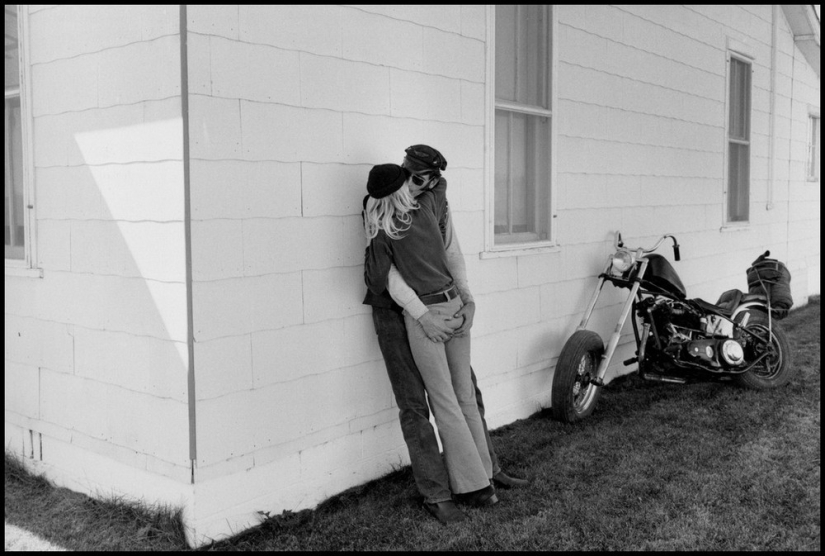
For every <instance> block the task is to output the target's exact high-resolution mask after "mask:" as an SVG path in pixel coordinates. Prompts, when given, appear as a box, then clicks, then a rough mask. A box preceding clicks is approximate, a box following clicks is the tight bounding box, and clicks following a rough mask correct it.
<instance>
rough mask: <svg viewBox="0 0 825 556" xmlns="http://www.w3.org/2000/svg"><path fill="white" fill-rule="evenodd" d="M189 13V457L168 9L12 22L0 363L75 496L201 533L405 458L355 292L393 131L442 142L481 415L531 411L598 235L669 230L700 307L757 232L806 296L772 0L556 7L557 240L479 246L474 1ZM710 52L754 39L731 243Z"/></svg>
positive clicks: (722, 108)
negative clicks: (20, 178)
mask: <svg viewBox="0 0 825 556" xmlns="http://www.w3.org/2000/svg"><path fill="white" fill-rule="evenodd" d="M187 9H188V16H187V21H186V25H187V29H188V33H187V42H188V65H189V71H188V75H187V76H186V77H187V81H188V88H189V97H188V104H189V114H188V116H189V132H190V144H189V147H190V192H191V205H190V209H191V219H192V220H191V241H192V268H191V270H192V279H193V282H192V301H193V322H194V328H193V330H192V334H193V336H194V362H193V368H194V386H195V390H194V399H195V407H194V413H195V421H194V431H195V437H194V441H195V447H196V454H195V461H194V465H193V468H192V472H193V474H192V475H191V476H190V462H189V449H188V446H189V436H188V434H189V423H190V420H189V418H188V415H187V410H188V404H187V392H188V391H187V381H186V370H187V369H188V366H189V362H188V358H187V345H186V340H187V328H186V319H187V312H186V299H185V298H186V289H185V288H186V281H185V266H184V262H185V257H184V232H183V229H184V226H183V224H184V222H183V219H184V216H183V215H184V206H183V181H184V180H183V164H182V163H181V161H182V159H183V155H182V147H181V146H182V143H183V140H182V134H181V126H180V118H181V105H180V94H181V90H180V77H181V76H180V73H179V71H180V70H179V67H180V65H179V59H178V49H179V39H180V37H179V35H178V34H177V33H178V29H179V27H178V25H179V21H178V9H177V8H174V9H173V8H166V7H154V8H149V7H117V8H114V7H52V8H46V9H39V8H38V9H36V11H35V13H33V14H32V17H31V21H32V41H33V43H34V48H33V52H32V61H33V62H34V67H33V68H32V75H33V89H34V91H35V98H34V107H35V132H36V149H35V150H36V151H37V155H36V160H35V163H36V179H37V184H36V186H37V187H36V190H37V223H38V236H37V237H38V254H39V259H40V260H39V265H40V266H41V267H42V268H43V269H44V278H43V279H40V280H38V279H30V278H17V277H14V278H9V277H7V279H6V305H5V306H6V350H5V353H6V356H5V365H6V371H5V375H6V392H7V393H6V444H7V446H11V447H12V448H14V450H16V451H17V452H19V453H23V454H26V455H28V456H29V457H31V458H33V459H35V460H39V458H40V457H41V456H42V458H43V461H44V462H49V461H51V462H53V468H54V469H56V470H58V471H59V473H58V475H60V476H62V477H64V478H65V481H64V482H66V483H68V484H71V485H73V486H74V487H75V488H79V489H80V490H84V488H85V490H89V488H88V487H83V485H81V484H80V481H79V480H78V477H84V478H86V479H87V480H88V477H89V476H91V477H93V479H94V480H95V481H97V484H98V485H99V486H102V487H104V488H111V489H118V490H119V491H124V490H125V491H129V486H130V485H131V486H132V490H133V491H135V490H139V491H140V492H141V493H142V494H143V495H144V496H145V497H146V498H148V499H153V500H154V499H160V500H167V501H170V500H171V501H174V500H181V501H182V504H184V505H185V507H186V510H187V512H186V518H187V521H188V524H189V525H190V527H191V530H190V532H189V533H190V541H191V542H192V543H193V544H201V543H204V542H207V541H208V540H209V539H211V538H220V537H223V536H226V535H228V534H231V533H232V532H237V531H238V530H240V529H242V528H244V527H246V526H249V525H253V524H255V523H257V520H258V516H257V513H256V512H257V511H269V512H272V513H278V512H280V511H282V510H287V509H289V510H297V509H301V508H306V507H312V506H314V505H316V504H317V503H318V502H320V501H321V500H323V499H324V498H326V497H328V496H330V495H332V494H335V493H337V492H340V491H341V490H343V489H346V488H348V487H350V486H353V485H356V484H359V483H363V482H365V481H367V480H370V479H373V478H375V477H378V476H380V475H381V474H383V473H385V472H387V471H390V470H391V469H392V467H393V466H394V465H397V464H399V463H402V464H403V463H407V461H408V459H407V457H408V456H407V452H406V448H405V446H404V443H403V440H402V437H401V433H400V427H399V425H398V422H397V408H396V407H395V403H394V399H393V396H392V392H391V389H390V385H389V381H388V379H387V378H386V373H385V370H384V365H383V361H382V359H381V355H380V352H379V350H378V346H377V341H376V340H375V336H374V331H373V327H372V322H371V316H370V310H369V308H368V307H365V306H363V305H362V304H361V300H362V298H363V295H364V291H365V287H364V285H363V278H362V264H363V249H364V240H363V233H362V231H361V219H360V207H361V199H362V197H363V195H364V193H365V183H366V176H367V173H368V171H369V169H370V167H371V166H372V165H373V164H377V163H382V162H399V163H400V162H401V159H402V156H403V151H404V148H406V147H407V146H409V145H410V144H413V143H419V142H421V143H429V144H432V145H434V146H436V147H438V148H439V149H441V150H442V152H443V153H444V154H445V155H446V157H447V159H448V160H449V168H448V170H447V172H446V174H445V175H446V177H447V178H448V180H449V183H450V189H449V197H450V202H451V207H452V210H453V214H454V217H455V223H456V229H457V233H458V236H459V239H460V242H461V245H462V248H463V251H464V253H465V258H466V260H467V266H468V273H469V279H470V284H471V286H472V288H473V291H474V293H475V296H476V300H477V305H478V309H477V317H476V323H475V328H474V339H475V341H474V353H473V359H474V367H475V370H476V372H477V374H478V376H479V380H480V384H481V387H482V389H483V391H484V395H485V400H486V405H487V406H488V409H487V417H488V422H489V424H490V425H491V426H492V427H497V426H500V425H503V424H506V423H509V422H512V421H514V420H515V419H518V418H523V417H527V416H528V415H530V414H532V413H533V412H535V411H536V410H537V409H539V408H540V407H547V406H548V405H549V393H550V382H551V378H552V369H553V367H554V365H555V363H556V359H557V357H558V354H559V352H560V350H561V347H562V345H563V343H564V341H565V340H566V338H567V337H568V336H569V335H570V333H572V331H573V330H574V329H575V327H576V325H577V324H578V321H579V319H580V317H581V313H582V310H583V307H584V305H585V303H586V300H587V298H588V297H589V295H590V292H591V289H592V287H593V285H594V283H595V280H596V279H595V276H596V275H597V274H598V273H599V272H600V271H601V269H602V266H603V264H604V260H605V257H606V255H607V254H608V253H609V251H610V249H611V246H612V233H613V232H614V231H615V230H621V231H622V232H623V234H624V237H625V239H626V240H627V242H628V243H651V242H652V241H654V240H655V239H656V237H657V236H659V235H661V234H663V233H675V234H677V236H678V238H679V241H680V244H681V245H682V256H683V260H682V261H681V262H679V263H675V267H676V269H677V271H678V272H679V273H680V275H681V276H682V278H683V281H684V283H685V285H686V286H687V288H688V293H689V295H691V296H698V297H703V298H705V299H707V300H710V301H713V300H715V299H716V298H717V296H718V295H719V294H720V293H721V292H722V291H724V290H726V289H729V288H733V287H738V288H740V289H746V288H747V285H746V281H745V269H746V268H747V266H748V265H749V264H750V262H751V261H752V260H753V259H754V258H755V257H756V256H757V255H758V254H759V253H761V252H762V251H763V250H764V249H768V248H769V249H771V251H772V253H773V254H774V255H775V256H777V257H778V258H780V259H781V260H784V261H785V262H786V263H788V265H789V267H790V268H791V270H792V272H793V273H794V278H793V282H792V285H793V289H794V296H795V298H796V301H797V304H804V303H805V302H806V301H807V297H808V296H809V295H812V294H817V293H819V292H820V288H819V278H820V275H819V264H820V241H819V223H820V213H819V200H820V197H819V183H818V182H808V181H807V180H806V179H805V159H806V152H805V149H806V135H807V118H808V114H809V112H810V111H811V110H817V111H818V109H819V94H820V87H819V77H818V76H817V75H816V73H815V72H814V71H813V70H812V69H811V68H810V66H809V65H808V64H807V62H806V61H805V59H804V57H803V56H802V54H801V52H800V51H799V50H798V49H796V48H795V46H794V43H793V35H792V33H791V30H790V29H789V27H788V24H787V22H786V21H785V19H784V16H783V15H782V11H781V10H777V17H778V19H777V44H776V73H777V81H776V83H777V86H776V89H775V91H774V92H773V95H774V101H775V102H774V105H775V108H774V113H773V115H772V114H771V108H770V106H771V102H770V99H771V94H772V93H771V59H772V52H771V35H772V28H771V25H772V17H773V12H772V9H771V7H770V6H719V7H717V6H705V7H696V6H689V7H686V6H625V7H612V6H580V5H569V6H558V7H556V8H555V18H556V21H557V24H556V31H557V38H556V43H555V46H556V49H557V64H556V73H555V76H554V78H555V80H556V85H557V98H556V105H555V107H554V110H555V114H556V116H555V118H556V126H557V127H556V130H557V138H556V142H555V144H554V153H553V155H554V157H555V165H556V181H555V184H554V187H555V191H556V197H555V202H556V210H555V213H556V214H557V215H558V216H557V238H558V241H559V244H560V247H559V249H557V250H555V251H552V252H548V253H541V254H531V255H512V256H503V257H493V258H489V257H483V256H480V255H481V253H482V252H483V251H484V248H485V247H484V225H485V214H484V206H485V204H484V194H485V190H484V187H485V186H484V184H485V180H487V179H489V176H488V174H487V172H488V171H489V169H488V168H485V167H484V160H485V159H484V153H485V150H486V149H489V148H492V145H486V144H485V136H486V135H485V132H486V130H485V125H486V123H487V121H488V119H487V113H486V111H487V109H488V106H489V104H488V99H486V96H485V95H486V83H487V80H488V79H490V78H491V77H490V76H487V75H486V74H485V72H486V49H487V47H488V44H487V38H488V27H487V25H488V23H487V11H486V10H487V8H486V7H484V6H440V7H439V9H438V10H432V9H431V8H430V7H426V6H357V7H356V6H189V7H188V8H187ZM67 22H68V23H67ZM78 30H80V31H78ZM45 37H49V39H46V38H45ZM54 37H57V39H55V38H54ZM729 45H736V46H737V47H738V48H745V49H747V50H748V51H749V52H750V53H751V54H752V55H753V57H754V61H753V69H754V73H753V96H752V98H753V111H752V130H753V135H752V164H751V206H750V215H751V218H750V224H749V225H748V226H747V227H746V229H744V230H743V231H736V232H733V231H728V230H725V229H724V223H723V215H724V206H725V205H724V203H725V197H724V190H725V187H726V185H725V184H726V179H725V160H724V153H725V139H726V138H725V118H726V102H727V100H726V99H727V92H726V74H727V68H726V55H727V51H728V47H729ZM127 69H128V71H126V70H127ZM77 76H82V77H83V78H82V79H78V78H77ZM55 88H57V89H58V90H61V91H67V93H66V94H63V95H54V94H52V93H50V92H49V91H53V90H55ZM771 122H772V123H773V125H771ZM772 127H773V129H774V130H775V131H774V142H773V146H771V141H770V138H771V136H770V130H771V128H772ZM771 160H772V165H771V164H770V161H771ZM771 167H772V169H773V170H772V171H773V182H772V183H769V182H770V170H769V168H771ZM769 205H770V208H768V207H769ZM663 254H664V255H665V256H667V257H668V258H672V254H671V251H670V250H669V247H667V246H666V247H665V248H664V251H663ZM622 300H623V296H622V295H620V294H618V293H617V292H611V291H607V292H605V295H603V298H602V300H601V302H600V304H599V306H598V308H597V311H596V314H595V315H594V318H593V320H592V327H593V328H594V329H596V330H597V331H599V332H601V333H602V334H603V335H604V336H607V335H608V334H609V332H610V331H611V329H612V324H613V323H614V322H615V319H616V317H617V314H618V308H619V304H620V303H621V301H622ZM627 332H628V334H627V335H626V336H625V338H624V341H623V345H622V346H621V349H620V352H619V353H618V354H617V358H616V360H619V361H620V360H621V359H623V358H624V357H625V354H627V353H630V352H631V351H632V346H631V344H630V343H629V342H630V333H629V329H628V331H627ZM626 370H627V369H621V368H619V367H618V366H616V367H614V368H613V369H612V371H611V373H612V374H611V376H613V375H615V374H616V373H620V372H625V371H626ZM10 391H11V392H13V393H12V394H10ZM41 436H42V439H43V442H42V446H43V448H42V451H41V449H40V445H41V444H40V442H39V440H40V437H41ZM58 457H59V459H55V458H58ZM50 458H52V459H50ZM104 461H105V462H107V465H108V466H103V465H102V464H101V462H104ZM113 462H114V463H113ZM58 465H59V467H58ZM90 469H91V470H94V471H96V472H95V473H92V474H91V475H90V474H89V473H88V471H89V470H90ZM104 469H108V470H109V471H104ZM136 477H137V478H140V479H145V478H146V477H155V478H157V479H158V480H156V481H155V482H153V483H152V484H148V482H147V481H146V480H141V481H135V478H136ZM190 480H194V484H193V485H190V483H189V481H190Z"/></svg>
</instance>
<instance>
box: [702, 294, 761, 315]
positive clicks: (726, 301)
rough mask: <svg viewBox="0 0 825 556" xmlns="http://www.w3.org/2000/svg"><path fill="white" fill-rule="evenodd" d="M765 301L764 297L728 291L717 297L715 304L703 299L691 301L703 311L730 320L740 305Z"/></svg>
mask: <svg viewBox="0 0 825 556" xmlns="http://www.w3.org/2000/svg"><path fill="white" fill-rule="evenodd" d="M766 300H767V298H766V297H765V296H764V295H759V294H750V293H742V292H741V291H739V290H728V291H726V292H725V293H723V294H722V295H720V296H719V301H717V302H716V304H713V303H708V302H707V301H705V300H704V299H699V298H698V297H697V298H696V299H693V300H692V301H693V302H694V303H696V305H698V306H699V307H701V308H702V309H704V310H705V311H708V312H710V313H713V314H716V315H722V316H723V317H728V318H730V316H731V315H732V314H733V311H734V310H735V309H736V308H737V307H739V305H741V304H742V303H747V302H748V301H766Z"/></svg>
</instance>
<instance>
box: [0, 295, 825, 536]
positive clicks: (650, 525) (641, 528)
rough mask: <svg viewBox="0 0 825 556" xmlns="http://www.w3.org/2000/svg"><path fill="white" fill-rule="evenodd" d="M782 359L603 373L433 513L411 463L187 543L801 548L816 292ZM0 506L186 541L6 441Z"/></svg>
mask: <svg viewBox="0 0 825 556" xmlns="http://www.w3.org/2000/svg"><path fill="white" fill-rule="evenodd" d="M782 325H783V327H784V328H785V329H786V331H787V332H788V336H789V338H790V341H791V346H792V351H793V357H794V363H793V364H794V366H795V368H796V375H795V376H794V378H793V379H792V380H791V382H790V384H788V385H787V386H786V387H783V388H780V389H778V390H773V391H767V392H755V391H752V390H746V389H744V388H741V387H739V386H736V385H732V384H719V383H705V384H696V385H685V386H682V385H672V384H661V383H648V382H644V381H641V380H640V379H639V378H638V377H637V376H635V375H632V376H629V377H624V378H621V379H618V380H616V381H614V383H612V384H611V385H609V386H608V387H606V388H605V390H604V393H603V395H602V398H601V400H600V402H599V406H598V407H597V409H596V412H595V413H594V415H593V417H591V418H590V419H589V420H586V421H585V422H583V423H579V424H576V425H565V424H562V423H559V422H557V421H554V420H552V419H551V414H550V411H549V410H546V411H542V412H539V413H537V414H535V415H533V416H532V417H530V418H529V419H523V420H521V421H518V422H515V423H512V424H510V425H507V426H505V427H502V428H500V429H497V430H496V431H494V432H493V434H492V436H493V439H494V441H495V443H496V449H497V452H498V453H499V457H500V459H501V462H502V466H503V467H504V469H505V470H507V471H510V472H512V473H513V474H517V475H528V476H531V477H533V478H534V480H533V483H532V484H531V486H530V487H527V488H522V489H513V490H509V491H504V490H499V498H500V500H501V502H500V503H499V504H498V505H496V506H493V507H490V508H484V509H468V510H466V513H467V514H468V515H469V516H470V519H469V520H467V521H465V522H463V523H460V524H455V525H451V526H449V527H445V526H442V525H440V524H439V523H438V522H437V521H435V520H434V519H433V518H431V517H430V516H429V515H428V514H426V513H425V512H424V510H423V509H422V508H421V506H420V500H419V498H418V493H417V491H416V489H415V485H414V484H413V480H412V474H411V472H410V469H409V467H406V468H403V469H400V470H398V471H396V472H394V473H391V474H389V475H387V476H385V477H383V478H381V479H378V480H375V481H372V482H370V483H367V484H365V485H362V486H360V487H357V488H353V489H350V490H348V491H346V492H344V493H342V494H340V495H338V496H336V497H334V498H332V499H330V500H328V501H326V502H325V503H323V504H321V505H320V506H319V507H318V508H317V509H315V510H313V511H302V512H297V513H290V512H285V513H284V514H282V515H278V516H272V517H270V518H269V519H267V520H266V521H264V523H263V524H262V525H260V526H259V527H257V528H255V529H252V530H249V531H246V532H244V533H241V534H239V535H237V536H236V537H233V538H231V539H228V540H225V541H221V542H219V543H215V544H213V545H212V546H209V547H205V548H203V549H201V550H226V551H229V550H238V551H244V550H553V551H558V550H776V551H783V550H810V551H819V550H820V548H821V543H820V300H819V298H818V297H817V298H814V299H812V300H811V302H810V303H809V304H808V305H807V306H805V307H803V308H801V309H799V310H796V311H793V312H792V313H791V315H790V316H789V317H788V318H787V319H786V320H785V321H783V322H782ZM5 491H6V511H5V515H6V521H7V522H8V523H12V524H14V525H17V526H19V527H23V528H25V529H27V530H29V531H31V532H33V533H35V534H36V535H38V536H40V537H42V538H45V539H47V540H49V541H50V542H53V543H55V544H58V545H60V546H62V547H65V548H68V549H71V550H187V549H186V547H185V544H184V541H183V534H182V530H181V526H180V520H179V518H178V516H176V515H175V514H174V512H172V511H169V510H164V511H160V510H153V511H145V510H142V509H139V508H134V507H132V506H130V505H129V504H125V503H122V502H118V501H112V502H99V501H93V500H91V499H90V498H88V497H86V496H83V495H80V494H76V493H72V492H70V491H68V490H66V489H61V488H54V487H52V486H51V485H49V484H48V483H47V482H46V481H44V480H42V479H40V478H37V477H32V476H30V475H28V474H27V473H25V472H24V471H23V470H22V469H21V468H20V467H19V465H17V464H16V463H15V462H14V460H13V459H10V458H9V457H8V456H7V457H6V483H5Z"/></svg>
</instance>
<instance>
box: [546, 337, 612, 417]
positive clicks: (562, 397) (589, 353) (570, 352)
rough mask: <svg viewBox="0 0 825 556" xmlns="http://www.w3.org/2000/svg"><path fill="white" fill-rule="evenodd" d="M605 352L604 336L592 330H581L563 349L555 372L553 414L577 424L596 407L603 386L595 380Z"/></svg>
mask: <svg viewBox="0 0 825 556" xmlns="http://www.w3.org/2000/svg"><path fill="white" fill-rule="evenodd" d="M602 354H604V344H603V343H602V339H601V337H599V335H598V334H596V333H595V332H591V331H590V330H578V331H576V332H575V333H574V334H573V335H572V336H570V339H569V340H567V343H565V344H564V348H562V350H561V355H560V356H559V361H558V363H557V364H556V372H555V374H554V375H553V392H552V403H553V417H555V418H556V419H558V420H559V421H563V422H565V423H575V422H576V421H581V420H582V419H584V418H585V417H588V416H589V415H590V414H591V413H593V410H594V409H595V408H596V402H597V401H598V400H599V396H600V395H601V388H599V387H598V386H596V385H595V384H593V383H592V382H591V381H592V380H593V379H595V378H596V371H597V370H598V368H599V363H600V362H601V359H602Z"/></svg>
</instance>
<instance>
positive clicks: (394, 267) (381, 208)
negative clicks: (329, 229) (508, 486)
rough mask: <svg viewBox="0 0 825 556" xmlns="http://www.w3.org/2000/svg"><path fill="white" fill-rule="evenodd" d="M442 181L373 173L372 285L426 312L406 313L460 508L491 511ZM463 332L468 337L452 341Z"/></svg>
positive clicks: (369, 212)
mask: <svg viewBox="0 0 825 556" xmlns="http://www.w3.org/2000/svg"><path fill="white" fill-rule="evenodd" d="M415 178H418V179H415ZM439 178H440V176H438V175H434V176H432V178H431V179H430V180H426V181H425V180H423V179H421V178H420V177H419V176H414V175H412V174H411V172H410V171H409V170H408V169H407V168H403V167H401V166H398V165H397V164H380V165H378V166H375V167H373V168H372V170H370V174H369V179H368V182H367V191H368V193H369V198H367V199H366V202H365V207H364V229H365V232H366V236H367V240H368V241H369V245H368V247H367V253H366V257H365V265H364V277H365V281H366V283H367V287H368V288H369V289H370V291H371V292H372V293H373V294H376V295H379V294H381V293H383V292H384V290H387V289H388V290H389V293H390V295H391V296H393V298H394V299H396V301H399V299H398V295H399V286H398V284H399V283H406V285H407V286H408V287H409V288H411V289H412V291H413V292H414V293H415V295H416V296H417V297H418V299H419V300H420V302H421V303H423V305H424V306H426V309H427V310H426V312H425V313H424V314H423V315H421V317H419V318H417V319H416V318H414V317H413V316H412V315H411V314H410V313H409V312H408V311H407V310H405V311H404V321H405V324H406V328H407V336H408V339H409V343H410V349H411V351H412V354H413V358H414V360H415V363H416V366H417V367H418V369H419V371H420V373H421V376H422V378H423V380H424V385H425V387H426V390H427V396H428V398H429V402H430V407H431V409H432V413H433V415H434V416H435V422H436V425H437V427H438V432H439V435H440V437H441V443H442V446H443V448H444V456H445V460H446V467H447V472H448V475H449V479H450V484H451V487H452V492H453V493H454V494H455V495H456V498H457V500H458V501H463V502H466V503H468V504H472V505H476V506H479V505H491V504H495V503H496V502H498V498H497V496H496V493H495V489H494V487H493V486H492V484H491V479H492V475H493V471H492V461H491V458H490V453H489V451H488V446H487V440H486V438H485V434H484V425H483V422H482V418H481V415H480V414H479V410H478V405H477V401H476V395H475V386H474V385H473V382H472V379H471V369H470V334H469V330H467V329H466V328H464V329H462V320H463V319H461V318H458V319H455V318H453V316H454V315H455V314H456V312H457V311H458V310H459V309H460V308H461V307H462V303H463V302H462V299H461V297H460V295H459V288H458V287H457V283H456V279H455V278H454V274H455V263H454V262H452V261H451V260H450V258H449V257H448V255H447V253H446V249H445V247H444V241H443V239H442V238H443V234H444V230H445V228H446V226H447V221H446V219H447V215H448V210H447V197H446V187H447V185H446V180H443V179H439ZM436 180H438V181H437V183H435V184H434V182H436ZM399 305H401V306H404V303H399ZM434 323H442V324H441V326H438V325H436V324H434ZM443 324H446V325H447V326H446V327H444V326H443ZM445 328H446V329H445ZM456 329H457V330H459V331H460V333H458V334H456V333H451V331H454V330H456Z"/></svg>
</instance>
